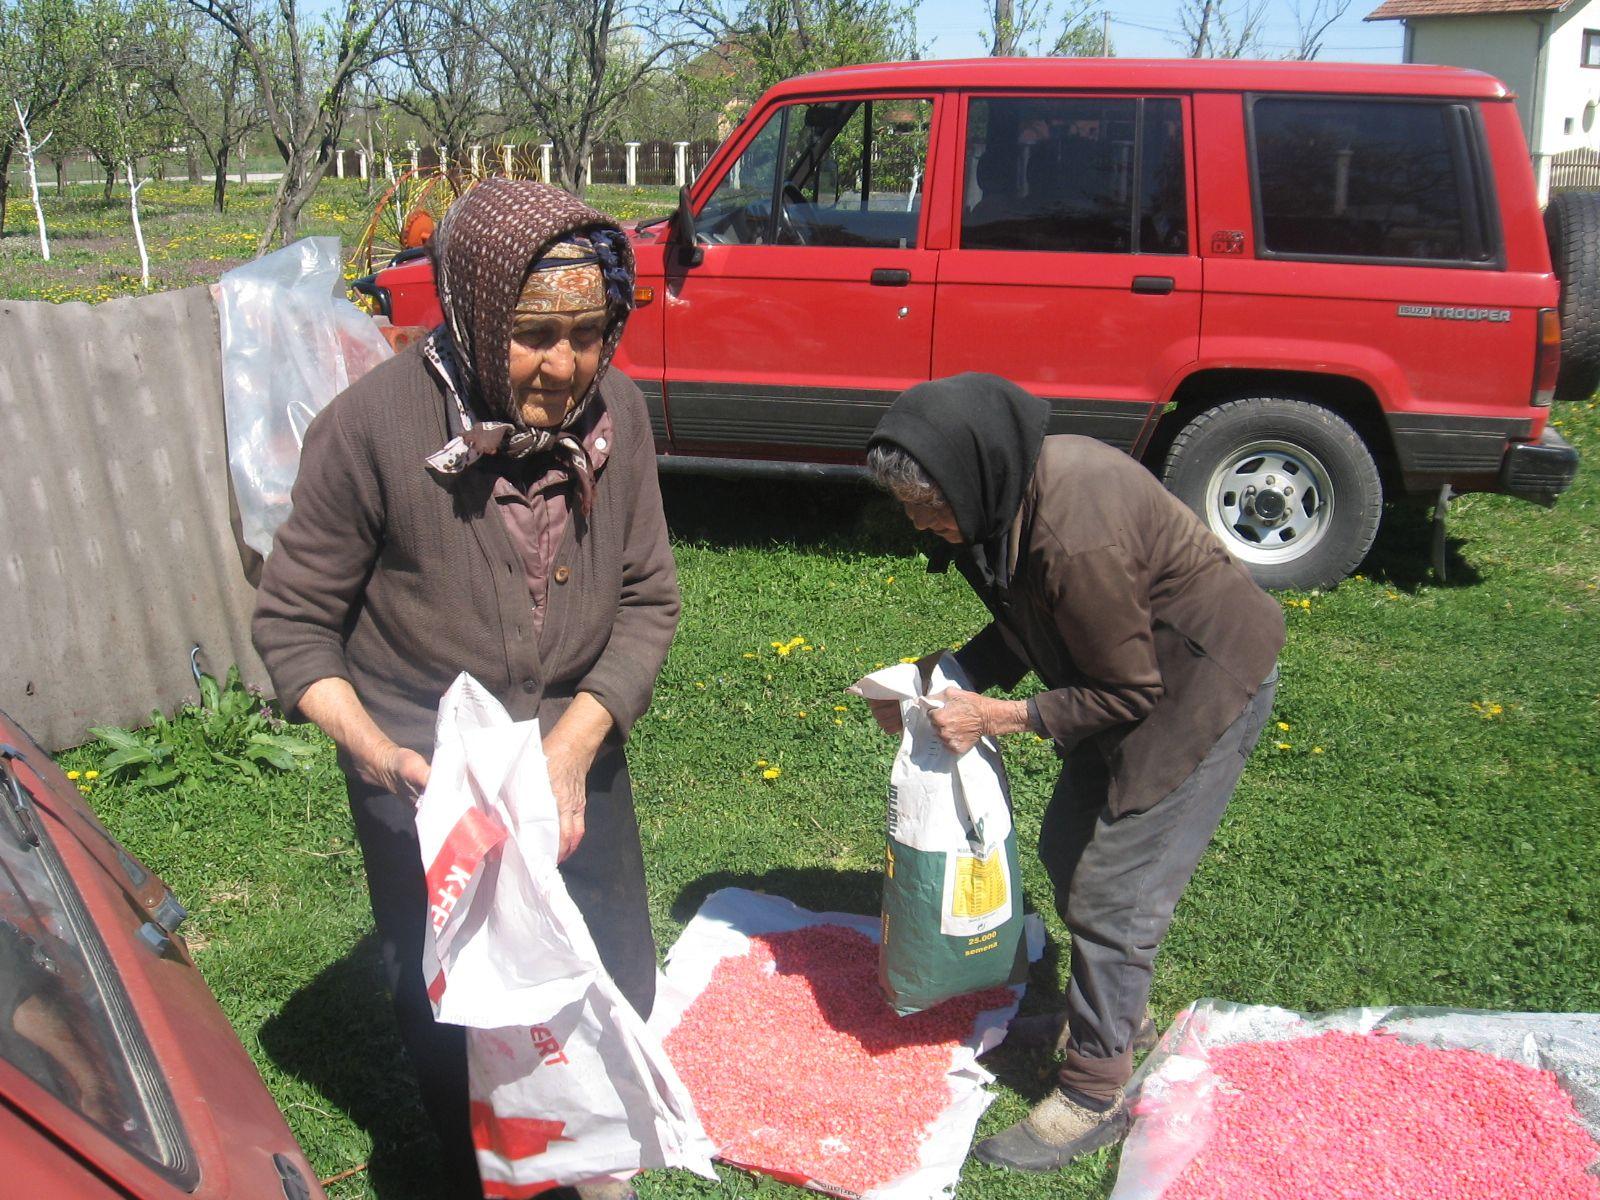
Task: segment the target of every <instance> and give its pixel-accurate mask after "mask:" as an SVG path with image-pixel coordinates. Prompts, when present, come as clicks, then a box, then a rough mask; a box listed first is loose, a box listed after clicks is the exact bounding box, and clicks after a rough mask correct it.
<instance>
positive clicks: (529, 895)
mask: <svg viewBox="0 0 1600 1200" xmlns="http://www.w3.org/2000/svg"><path fill="white" fill-rule="evenodd" d="M416 820H417V836H418V840H419V841H420V842H421V847H422V864H423V870H424V871H425V872H426V874H427V881H428V894H429V898H430V900H431V905H430V907H429V910H428V918H429V919H428V927H427V932H426V944H425V945H424V948H423V971H424V974H425V977H426V981H427V986H428V995H429V997H430V998H431V999H432V1000H433V1008H434V1013H435V1015H436V1016H437V1017H438V1019H439V1020H441V1021H446V1022H448V1023H450V1024H452V1025H465V1026H466V1027H467V1080H468V1090H469V1093H470V1097H471V1103H472V1135H473V1141H474V1142H475V1143H476V1146H477V1152H478V1171H479V1173H480V1174H481V1175H482V1177H483V1187H484V1195H485V1196H488V1197H495V1198H498V1200H514V1198H517V1197H526V1196H533V1195H535V1194H537V1193H538V1192H541V1191H544V1190H546V1189H548V1188H550V1187H553V1186H556V1185H562V1184H571V1183H575V1182H578V1181H581V1180H586V1179H593V1178H595V1177H597V1176H602V1175H626V1174H628V1173H630V1172H633V1171H636V1170H640V1169H643V1168H651V1167H683V1168H686V1169H688V1170H691V1171H695V1172H698V1173H699V1174H701V1175H704V1176H706V1177H708V1178H712V1179H714V1178H716V1175H715V1172H714V1171H713V1170H712V1167H711V1152H712V1145H711V1143H710V1141H709V1140H708V1139H707V1137H706V1135H705V1131H704V1130H703V1129H702V1128H701V1125H700V1121H699V1118H698V1117H697V1116H696V1115H695V1111H694V1104H693V1102H692V1101H691V1100H690V1098H689V1093H688V1091H687V1089H686V1088H685V1087H684V1086H683V1084H682V1083H681V1082H680V1081H679V1079H678V1076H677V1074H676V1072H674V1070H673V1068H672V1064H671V1063H670V1062H669V1061H668V1059H667V1056H666V1052H665V1051H664V1050H663V1049H662V1047H661V1043H660V1041H659V1040H658V1039H657V1038H656V1037H655V1036H653V1035H652V1034H651V1033H650V1032H649V1031H648V1030H647V1029H646V1028H645V1025H644V1022H643V1021H642V1020H640V1018H639V1016H638V1014H636V1013H635V1012H634V1010H633V1007H632V1006H631V1005H630V1004H629V1003H628V1002H627V1000H625V999H624V998H623V996H622V994H621V993H620V992H619V991H618V990H617V987H616V985H615V984H614V983H613V982H612V981H611V977H610V976H609V975H607V974H606V972H605V969H604V968H603V967H602V966H601V965H600V957H599V954H598V953H597V952H596V950H595V946H594V940H593V938H592V937H591V936H590V934H589V930H588V927H587V926H586V925H585V924H584V921H583V917H582V915H581V914H580V913H579V912H578V909H577V906H576V905H575V904H574V903H573V902H572V898H571V896H569V895H568V894H567V889H566V886H565V885H564V884H563V883H562V880H561V875H560V873H559V872H558V871H557V870H556V851H557V847H558V845H559V830H560V823H559V819H558V816H557V812H556V800H555V795H554V793H553V792H552V791H551V789H550V778H549V774H548V772H547V770H546V766H545V757H544V751H543V748H542V745H541V742H540V738H539V725H538V722H536V721H521V722H513V721H512V720H511V717H510V715H509V714H508V713H507V712H506V710H505V709H504V708H503V707H502V706H501V704H500V703H499V701H497V700H496V699H495V698H494V697H493V696H492V695H490V694H489V692H488V690H487V689H486V688H484V687H483V685H482V684H480V683H479V682H478V681H477V680H475V679H473V678H472V677H471V676H469V675H466V674H462V675H460V676H459V677H457V679H456V681H455V683H453V684H452V685H451V686H450V690H449V691H448V692H446V693H445V696H444V699H443V700H442V701H441V702H440V705H439V719H438V723H437V725H436V727H435V739H434V753H433V771H432V775H431V776H430V777H429V780H428V786H427V789H426V790H425V791H424V792H423V794H422V798H421V799H420V800H419V801H418V803H417V817H416Z"/></svg>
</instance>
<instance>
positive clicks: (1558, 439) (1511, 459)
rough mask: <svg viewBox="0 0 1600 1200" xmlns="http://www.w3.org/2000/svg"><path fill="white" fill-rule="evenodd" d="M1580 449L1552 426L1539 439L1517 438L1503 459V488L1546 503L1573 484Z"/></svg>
mask: <svg viewBox="0 0 1600 1200" xmlns="http://www.w3.org/2000/svg"><path fill="white" fill-rule="evenodd" d="M1577 474H1578V452H1577V450H1576V449H1574V448H1573V446H1572V444H1571V443H1570V442H1568V441H1567V439H1566V438H1564V437H1562V436H1561V435H1560V434H1559V433H1557V432H1556V431H1555V430H1554V429H1551V428H1550V427H1549V426H1546V427H1545V431H1544V436H1543V437H1541V438H1540V439H1539V440H1538V441H1537V442H1513V443H1512V444H1511V445H1509V446H1507V447H1506V453H1505V457H1504V459H1502V460H1501V463H1500V490H1501V491H1504V492H1506V493H1508V494H1510V495H1512V496H1516V497H1518V498H1519V499H1522V500H1528V501H1531V502H1533V503H1534V504H1542V505H1544V506H1545V507H1547V508H1548V507H1549V506H1550V505H1552V504H1554V503H1555V502H1556V497H1557V496H1559V495H1561V493H1562V492H1564V491H1566V490H1567V489H1568V488H1569V487H1571V486H1572V481H1573V479H1574V478H1575V477H1576V476H1577Z"/></svg>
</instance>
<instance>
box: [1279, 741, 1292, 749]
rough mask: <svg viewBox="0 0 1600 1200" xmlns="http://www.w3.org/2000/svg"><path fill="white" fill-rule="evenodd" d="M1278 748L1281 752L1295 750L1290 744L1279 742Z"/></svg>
mask: <svg viewBox="0 0 1600 1200" xmlns="http://www.w3.org/2000/svg"><path fill="white" fill-rule="evenodd" d="M1277 746H1278V749H1279V750H1293V749H1294V747H1293V746H1291V745H1290V744H1289V743H1288V742H1279V743H1277Z"/></svg>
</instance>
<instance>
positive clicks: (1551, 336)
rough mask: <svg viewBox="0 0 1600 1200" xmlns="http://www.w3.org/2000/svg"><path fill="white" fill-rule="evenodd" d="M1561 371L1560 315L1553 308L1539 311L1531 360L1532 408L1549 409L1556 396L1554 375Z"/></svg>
mask: <svg viewBox="0 0 1600 1200" xmlns="http://www.w3.org/2000/svg"><path fill="white" fill-rule="evenodd" d="M1560 370H1561V314H1560V313H1559V312H1557V311H1556V310H1555V309H1553V308H1541V309H1540V310H1539V344H1538V346H1536V347H1535V349H1534V359H1533V406H1534V407H1535V408H1549V407H1550V402H1551V401H1552V400H1554V399H1555V395H1556V375H1557V374H1558V373H1559V372H1560Z"/></svg>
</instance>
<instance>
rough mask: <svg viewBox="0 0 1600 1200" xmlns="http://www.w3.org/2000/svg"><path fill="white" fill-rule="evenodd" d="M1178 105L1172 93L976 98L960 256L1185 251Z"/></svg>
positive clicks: (969, 121) (1186, 232) (971, 119)
mask: <svg viewBox="0 0 1600 1200" xmlns="http://www.w3.org/2000/svg"><path fill="white" fill-rule="evenodd" d="M1185 192H1186V189H1185V186H1184V164H1183V107H1182V105H1181V104H1180V103H1179V102H1178V101H1177V100H1176V99H1173V98H1171V97H1159V98H1158V97H1151V98H1148V99H1139V98H1134V97H1101V96H1052V97H1044V96H1041V97H1032V96H1025V97H995V98H987V97H979V98H975V99H974V100H973V101H972V103H971V105H970V106H969V107H968V115H967V169H966V183H965V186H964V187H963V189H962V206H961V247H962V249H964V250H1066V251H1077V252H1079V253H1099V254H1141V253H1142V254H1184V253H1187V252H1188V249H1189V225H1188V216H1187V212H1188V206H1187V204H1186V202H1185Z"/></svg>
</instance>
